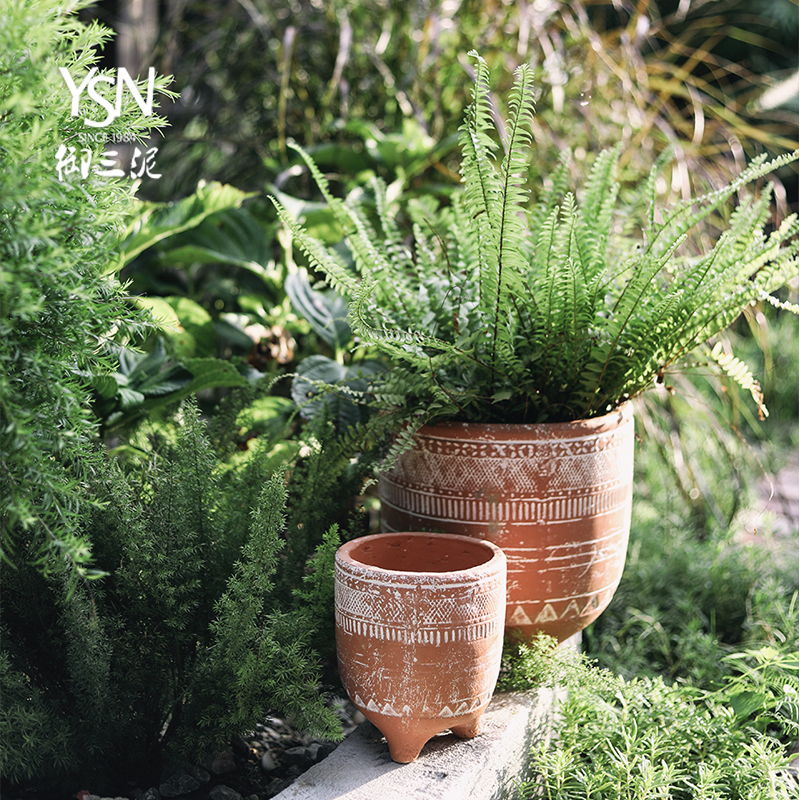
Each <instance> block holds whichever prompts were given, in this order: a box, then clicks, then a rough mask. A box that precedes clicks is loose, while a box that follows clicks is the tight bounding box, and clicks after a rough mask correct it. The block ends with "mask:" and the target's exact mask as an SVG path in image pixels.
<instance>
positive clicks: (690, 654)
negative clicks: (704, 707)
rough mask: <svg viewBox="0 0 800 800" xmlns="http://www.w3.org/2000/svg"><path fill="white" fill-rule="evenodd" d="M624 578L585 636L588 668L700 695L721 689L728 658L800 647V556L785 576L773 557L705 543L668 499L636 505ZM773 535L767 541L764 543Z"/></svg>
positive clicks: (717, 540) (721, 542)
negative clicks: (798, 606)
mask: <svg viewBox="0 0 800 800" xmlns="http://www.w3.org/2000/svg"><path fill="white" fill-rule="evenodd" d="M634 508H635V515H634V520H633V522H632V530H633V531H634V532H635V536H634V537H633V539H632V542H631V545H630V548H629V554H628V560H627V563H626V567H625V574H624V576H623V579H622V582H621V583H620V586H619V588H618V589H617V592H616V594H615V596H614V598H613V599H612V601H611V603H610V605H609V607H608V608H607V609H606V610H605V611H604V612H603V614H602V615H601V616H600V617H599V618H598V620H596V621H595V622H594V623H593V624H592V625H591V626H590V627H589V628H588V629H587V630H586V631H585V632H584V642H585V646H586V649H587V651H588V653H589V654H590V655H591V657H592V658H595V659H597V660H598V662H599V663H600V664H601V665H603V666H604V667H607V668H609V669H611V670H612V671H613V672H615V673H616V674H619V675H622V676H624V677H626V678H633V677H634V676H638V677H642V676H646V675H662V676H664V678H665V679H666V680H668V681H676V680H677V681H681V682H684V683H691V684H694V685H700V686H711V685H714V684H717V683H719V682H720V681H721V680H722V678H723V677H724V675H725V674H727V673H728V671H729V670H728V667H727V665H726V663H725V662H724V656H726V655H728V654H730V653H731V652H733V651H735V650H736V649H749V648H752V647H754V646H759V645H760V643H774V642H775V641H776V639H782V640H784V641H785V643H786V646H787V647H792V646H794V647H795V648H796V647H797V631H796V629H795V627H793V626H792V624H791V621H790V619H788V618H787V616H786V614H787V609H791V608H792V596H793V594H794V593H795V592H796V591H797V588H798V585H797V554H796V552H794V553H792V552H791V551H787V552H786V553H785V554H784V555H783V556H782V561H783V562H784V563H783V565H782V567H783V568H782V569H777V568H776V567H775V565H774V564H773V563H771V561H770V555H769V551H768V550H767V548H765V547H764V546H763V545H754V546H752V547H750V548H742V547H732V546H731V544H730V543H729V542H728V541H726V540H725V537H724V536H720V535H717V536H714V537H709V538H708V539H707V540H705V541H704V540H702V539H700V538H699V537H697V535H696V534H695V532H694V531H693V530H692V528H693V523H692V521H691V519H689V518H688V515H687V514H685V513H684V514H681V513H680V508H681V507H680V504H679V503H676V502H675V500H674V498H673V497H672V496H671V495H669V494H665V495H662V496H660V497H659V498H657V505H656V506H655V507H653V506H652V505H651V504H650V503H649V502H648V499H647V497H646V496H642V497H640V498H639V499H638V500H637V502H636V503H635V505H634ZM764 535H767V534H766V533H762V536H764Z"/></svg>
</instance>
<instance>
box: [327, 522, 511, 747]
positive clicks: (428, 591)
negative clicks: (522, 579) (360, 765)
mask: <svg viewBox="0 0 800 800" xmlns="http://www.w3.org/2000/svg"><path fill="white" fill-rule="evenodd" d="M505 598H506V558H505V556H504V555H503V553H502V551H501V550H500V549H499V548H498V547H496V546H495V545H493V544H491V543H489V542H481V541H478V540H472V539H468V538H466V537H463V536H452V535H441V534H433V535H432V534H428V533H389V534H377V535H374V536H364V537H362V538H360V539H355V540H353V541H351V542H348V543H347V544H344V545H342V547H340V548H339V550H338V552H337V553H336V582H335V611H336V652H337V656H338V660H339V674H340V676H341V679H342V683H343V684H344V687H345V689H346V690H347V693H348V695H349V696H350V699H351V700H352V701H353V703H355V705H356V707H357V708H358V709H359V710H360V711H361V712H362V713H363V714H364V716H365V717H366V718H367V719H369V720H370V721H371V722H372V723H373V724H374V725H375V726H376V727H377V728H378V729H379V730H380V731H381V733H383V735H384V736H385V737H386V740H387V742H388V744H389V753H390V755H391V757H392V759H393V760H394V761H398V762H400V763H407V762H409V761H413V760H414V759H415V758H416V757H417V756H418V755H419V752H420V750H421V749H422V747H423V745H424V744H425V743H426V742H427V741H428V740H429V739H430V738H431V737H432V736H435V735H436V734H437V733H441V732H442V731H445V730H448V729H449V730H451V731H452V732H453V733H454V734H455V735H456V736H459V737H461V738H465V739H468V738H471V737H473V736H475V735H477V733H478V728H479V719H480V716H481V714H482V713H483V711H484V709H485V708H486V706H487V705H488V704H489V700H490V698H491V696H492V692H493V691H494V687H495V684H496V683H497V676H498V673H499V671H500V660H501V658H502V651H503V620H504V619H505Z"/></svg>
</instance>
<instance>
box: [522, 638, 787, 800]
mask: <svg viewBox="0 0 800 800" xmlns="http://www.w3.org/2000/svg"><path fill="white" fill-rule="evenodd" d="M764 680H769V683H770V690H771V691H772V692H774V693H775V694H776V695H777V696H778V697H780V698H782V699H783V700H784V701H786V702H788V699H789V698H791V697H793V698H794V702H795V703H796V697H797V661H796V658H795V659H794V664H792V659H789V658H786V653H784V657H783V660H782V661H778V660H777V659H776V660H775V661H774V662H773V664H771V665H770V671H767V669H765V668H760V667H759V666H756V667H754V668H753V669H752V670H751V671H750V672H749V673H747V675H746V676H745V675H742V676H741V677H740V678H739V679H738V680H737V682H736V683H735V684H732V685H731V686H730V687H727V688H726V689H725V690H723V691H720V692H717V693H707V692H697V693H695V694H694V695H693V694H691V693H688V692H686V691H684V690H681V689H679V688H677V687H670V686H668V685H666V684H665V683H664V682H663V681H662V680H661V679H660V678H641V679H637V680H634V681H631V682H630V683H626V684H620V685H619V686H618V688H617V691H616V692H615V693H607V694H606V695H605V696H602V697H598V696H597V695H591V694H589V693H587V692H582V691H579V690H576V691H574V692H572V693H571V694H570V696H569V698H568V699H567V700H566V702H565V704H564V706H563V709H562V714H563V716H562V720H561V724H560V725H559V746H558V749H550V748H548V747H547V746H546V745H542V746H539V747H537V748H535V749H534V751H533V755H534V758H533V768H534V770H535V771H536V772H537V773H538V774H539V775H540V778H539V779H537V780H534V781H531V782H530V783H527V784H522V785H521V786H520V787H519V788H520V795H519V796H520V797H522V798H529V797H545V798H548V799H551V800H556V799H557V800H569V799H570V798H576V800H577V798H581V800H583V799H584V798H604V800H606V799H610V798H614V799H615V800H617V799H618V800H633V799H634V798H639V799H641V800H644V798H651V797H653V798H654V797H672V798H675V800H684V798H685V800H715V799H716V798H720V797H726V798H741V800H753V799H757V800H780V798H786V800H788V798H790V797H795V796H796V794H797V785H796V782H795V779H794V777H793V776H792V775H791V774H790V773H789V772H788V771H786V766H787V761H788V758H787V753H786V751H785V749H784V747H785V745H784V744H783V743H782V742H781V741H780V739H779V738H777V737H776V736H775V735H774V731H769V732H765V731H764V730H761V728H763V726H764V724H765V721H766V718H767V717H769V716H770V715H771V710H770V709H762V708H760V707H757V706H755V705H753V706H751V707H750V711H749V713H743V711H742V705H741V702H740V698H741V692H742V691H753V690H757V689H759V688H760V687H762V686H763V682H764ZM745 687H746V688H745ZM737 707H738V710H737ZM795 734H796V724H795Z"/></svg>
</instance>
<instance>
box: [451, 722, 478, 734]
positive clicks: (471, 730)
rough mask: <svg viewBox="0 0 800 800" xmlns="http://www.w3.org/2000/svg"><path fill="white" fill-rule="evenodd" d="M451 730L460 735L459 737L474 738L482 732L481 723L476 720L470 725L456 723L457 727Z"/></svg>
mask: <svg viewBox="0 0 800 800" xmlns="http://www.w3.org/2000/svg"><path fill="white" fill-rule="evenodd" d="M450 730H451V731H452V732H453V733H454V734H455V735H456V736H458V738H459V739H474V738H475V737H476V736H477V735H478V734H479V733H480V732H481V723H480V721H479V720H477V719H476V720H475V722H472V723H470V724H468V725H456V726H455V728H450Z"/></svg>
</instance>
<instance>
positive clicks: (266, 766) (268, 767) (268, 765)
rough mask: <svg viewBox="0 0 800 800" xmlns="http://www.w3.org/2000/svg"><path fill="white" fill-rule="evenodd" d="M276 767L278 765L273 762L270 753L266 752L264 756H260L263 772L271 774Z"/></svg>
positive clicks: (273, 759)
mask: <svg viewBox="0 0 800 800" xmlns="http://www.w3.org/2000/svg"><path fill="white" fill-rule="evenodd" d="M277 766H278V763H277V762H276V761H275V758H274V757H273V755H272V753H270V751H269V750H267V751H266V752H265V753H264V755H263V756H261V769H263V770H264V772H272V770H274V769H276V768H277Z"/></svg>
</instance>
